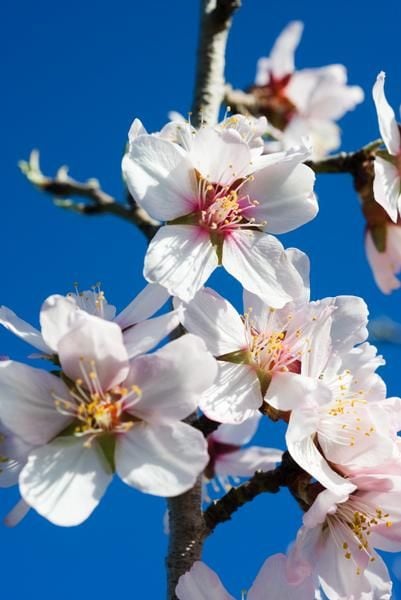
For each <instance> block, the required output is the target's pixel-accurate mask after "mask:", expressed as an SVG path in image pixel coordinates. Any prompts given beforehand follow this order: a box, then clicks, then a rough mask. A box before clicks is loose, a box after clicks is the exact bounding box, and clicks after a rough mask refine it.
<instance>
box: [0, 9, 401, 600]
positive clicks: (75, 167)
mask: <svg viewBox="0 0 401 600" xmlns="http://www.w3.org/2000/svg"><path fill="white" fill-rule="evenodd" d="M372 6H373V5H372ZM382 6H383V8H382V9H381V10H380V9H379V7H378V5H375V6H374V8H371V9H370V8H369V6H368V5H367V4H366V3H362V2H354V3H351V2H349V1H345V0H337V2H336V3H335V4H334V3H330V4H326V5H325V4H323V3H321V2H316V1H315V0H312V1H310V2H302V3H301V2H297V1H295V0H287V2H285V3H271V2H267V1H266V0H244V7H243V8H242V9H241V10H240V11H239V12H238V14H237V16H236V18H235V22H234V26H233V29H232V33H231V36H230V40H229V48H228V56H227V79H228V81H229V82H231V83H232V84H233V85H235V86H246V85H248V84H250V83H252V81H253V77H254V73H255V63H256V60H257V58H258V57H260V56H261V55H263V54H267V53H268V51H269V49H270V47H271V44H272V42H273V40H274V39H275V37H276V36H277V34H278V33H279V32H280V30H281V29H282V28H283V27H284V25H285V24H286V23H287V22H288V21H289V20H292V19H301V20H303V21H304V22H305V32H304V37H303V40H302V42H301V45H300V47H299V50H298V52H297V61H296V62H297V66H298V67H309V66H320V65H325V64H329V63H336V62H339V63H343V64H345V65H346V66H347V67H348V69H349V80H350V82H351V83H353V84H359V85H361V86H362V87H363V88H364V90H365V92H366V101H365V103H364V104H363V105H361V106H359V107H358V108H357V110H355V111H354V112H352V113H349V114H348V115H347V116H346V117H345V118H344V119H343V120H342V122H341V125H342V128H343V130H344V135H343V148H344V149H347V150H351V149H356V148H358V147H360V146H362V145H364V144H365V143H367V142H369V141H371V140H372V139H375V138H376V137H377V136H378V129H377V122H376V116H375V111H374V107H373V103H372V101H371V92H370V90H371V86H372V84H373V82H374V80H375V77H376V75H377V73H378V72H379V71H380V70H382V69H383V70H385V71H386V72H387V82H386V90H387V95H388V98H389V100H390V102H391V103H392V105H393V106H394V107H395V108H396V107H397V106H398V105H399V103H400V101H401V85H400V69H399V23H400V19H401V6H400V4H399V3H398V2H396V1H395V0H391V1H388V2H386V3H385V4H384V3H383V5H382ZM272 7H274V9H272ZM2 12H3V18H2V23H1V25H0V28H1V31H0V55H1V57H2V63H3V64H2V82H3V93H2V105H3V106H2V110H1V113H0V120H1V131H2V143H1V145H0V164H1V174H2V186H1V206H2V215H1V220H0V239H1V241H2V246H1V247H2V259H3V260H2V274H1V289H0V304H4V305H6V306H9V307H11V308H13V310H15V311H16V312H17V313H18V314H20V315H21V316H23V317H24V318H26V319H27V320H28V321H30V322H33V323H37V319H38V311H39V308H40V305H41V303H42V301H43V300H44V299H45V298H46V297H47V296H48V295H50V294H52V293H56V292H58V293H65V292H67V291H69V290H70V289H71V287H72V283H73V282H74V281H78V282H79V284H80V287H81V288H82V289H85V288H88V287H89V286H90V285H92V284H93V283H95V282H96V281H101V282H102V285H103V289H104V290H105V292H106V295H107V297H108V299H109V301H111V302H113V303H114V304H116V305H117V306H118V307H119V308H122V307H124V306H125V305H126V303H127V302H128V301H129V300H130V299H131V298H132V297H133V296H134V295H135V294H136V293H137V292H138V291H139V290H140V289H141V288H142V286H143V284H144V282H143V279H142V275H141V272H142V261H143V256H144V252H145V249H146V244H145V240H144V239H143V237H142V236H141V234H140V233H139V232H137V231H136V230H135V229H134V228H133V227H132V226H130V225H129V224H126V223H124V222H120V221H118V220H117V219H115V218H112V217H102V218H98V217H94V218H83V217H80V216H78V215H75V214H71V213H68V212H65V211H62V210H60V209H58V208H56V207H54V206H53V205H52V203H51V201H50V199H49V198H47V197H45V196H43V195H40V194H39V193H38V192H36V191H35V190H34V189H32V188H31V187H30V186H29V185H28V183H27V182H26V181H25V180H24V178H23V177H22V176H21V174H20V173H19V171H18V169H17V162H18V160H19V159H21V158H26V157H27V156H28V154H29V152H30V150H31V149H32V148H34V147H36V148H39V149H40V151H41V157H42V166H43V170H44V172H45V173H54V172H55V170H56V169H57V167H58V166H60V165H61V164H67V165H69V167H70V170H71V174H72V176H73V177H76V178H77V179H85V178H89V177H97V178H99V179H100V181H101V183H102V186H103V188H104V189H105V190H106V191H108V192H110V193H111V194H114V195H115V196H117V197H122V193H123V191H122V182H121V174H120V161H121V154H122V151H123V148H124V144H125V140H126V135H127V131H128V128H129V125H130V123H131V121H132V120H133V118H134V117H135V116H139V117H140V118H141V119H142V120H143V122H144V123H145V125H146V127H147V128H148V129H149V130H155V129H158V128H159V127H160V126H162V125H163V123H164V122H165V120H166V118H167V117H166V115H167V112H168V111H169V110H171V109H175V110H178V111H181V112H183V113H186V112H188V110H190V104H191V95H192V87H193V77H194V75H193V73H194V65H195V50H196V42H197V27H198V2H196V1H195V0H192V1H189V2H188V1H186V2H185V1H179V0H173V1H172V2H159V3H151V2H147V3H144V2H138V1H136V2H135V1H132V0H131V1H128V0H114V2H113V3H109V2H105V1H103V0H98V2H96V3H95V2H89V1H87V2H82V1H81V2H79V1H78V0H70V1H69V2H68V3H67V2H62V1H61V2H50V0H38V1H37V2H29V1H28V0H21V1H20V2H18V3H16V2H11V0H6V2H5V3H4V6H3V11H2ZM317 193H318V196H319V202H320V213H319V215H318V217H317V218H316V219H315V220H314V221H313V222H312V223H310V224H308V225H307V226H305V227H303V228H302V229H300V230H298V231H296V232H294V233H292V234H288V235H286V236H282V238H283V242H284V243H285V245H286V246H297V247H299V248H301V249H302V250H304V251H306V252H307V253H308V254H309V255H310V257H311V261H312V294H313V297H314V298H319V297H324V296H332V295H338V294H344V293H347V294H358V295H361V296H363V297H364V298H365V299H366V301H367V302H368V305H369V308H370V312H371V315H372V316H374V317H376V316H379V315H382V314H387V315H389V316H391V317H392V318H394V319H395V320H398V321H401V310H400V300H401V292H399V293H395V294H393V295H392V296H391V297H388V296H384V295H383V294H381V293H380V292H379V291H378V290H377V288H376V286H375V284H374V282H373V279H372V277H371V275H370V271H369V268H368V265H367V263H366V261H365V257H364V250H363V245H362V238H363V220H362V217H361V215H360V211H359V207H358V200H357V198H356V196H355V194H354V193H353V191H352V185H351V181H350V180H349V179H348V177H347V176H337V175H331V176H329V175H326V176H320V177H319V180H318V182H317ZM213 284H214V285H215V286H216V287H218V289H219V290H220V291H221V292H223V293H225V294H227V296H229V297H230V298H231V299H233V300H234V301H235V302H238V300H239V295H240V294H239V288H238V286H237V284H235V283H233V282H232V281H230V280H229V279H228V277H224V276H220V275H219V276H217V277H215V278H214V279H213ZM380 351H381V352H382V353H383V354H384V356H385V357H386V359H387V360H388V365H387V366H386V367H385V368H384V369H383V370H382V373H383V376H384V377H385V379H386V382H387V385H388V388H389V394H392V395H395V394H400V383H399V372H400V370H399V365H400V362H401V347H400V346H398V347H397V346H395V347H392V346H388V345H382V346H380ZM0 354H8V355H10V356H12V357H13V358H16V359H19V360H25V359H26V356H27V354H29V349H28V348H27V347H26V346H24V344H23V343H22V342H17V341H16V340H14V339H13V338H12V336H11V335H10V334H8V333H7V332H3V331H0ZM282 434H283V431H282V429H280V427H277V426H273V425H270V424H268V423H266V424H265V425H264V426H263V428H262V429H261V431H260V433H259V436H258V441H259V442H260V443H264V444H266V445H268V446H273V445H277V446H279V447H280V446H281V447H283V435H282ZM15 497H16V494H15V491H14V490H7V491H2V492H1V493H0V509H1V514H5V513H6V512H7V510H8V509H9V508H10V507H11V506H12V504H13V501H14V499H15ZM164 510H165V508H164V502H163V500H160V499H158V498H153V497H150V496H144V495H141V494H139V493H137V492H136V491H134V490H131V489H130V488H127V487H124V486H123V485H122V484H120V483H119V482H117V481H116V482H115V484H114V485H113V486H111V489H110V490H109V491H108V492H107V495H106V497H105V499H104V501H103V502H102V504H101V505H100V507H99V509H98V510H96V512H95V513H94V514H93V516H92V517H91V518H90V519H89V520H88V521H87V522H86V523H85V524H84V525H82V526H80V527H78V528H71V529H62V528H56V527H55V526H53V525H51V524H49V523H47V522H46V521H45V520H44V519H42V518H40V517H39V516H37V515H35V514H34V513H33V512H32V514H30V515H29V516H28V517H27V518H26V519H25V521H24V522H23V523H22V524H21V525H20V526H19V527H18V528H16V529H14V530H8V529H6V528H4V527H3V528H2V529H1V533H0V547H1V556H2V558H1V570H2V583H1V585H2V591H3V593H4V596H5V597H10V598H11V597H12V598H13V599H15V600H19V599H20V598H21V599H22V598H25V597H27V596H28V595H29V597H32V598H36V597H38V598H39V597H40V598H41V600H50V599H53V598H54V597H55V596H56V595H57V597H58V599H59V600H64V599H67V598H71V596H72V595H73V596H74V598H75V599H76V600H81V599H84V598H88V597H89V598H94V597H96V598H99V599H103V598H108V597H109V596H110V594H113V597H116V598H117V597H119V595H123V594H126V595H129V597H131V598H135V599H137V598H138V599H142V598H152V599H153V598H155V599H156V598H163V597H164V570H163V560H164V554H165V549H166V544H167V539H166V536H165V535H164V534H163V532H162V519H163V514H164ZM300 516H301V515H300V513H299V510H298V508H297V507H296V506H295V503H294V502H293V501H292V499H291V498H290V497H288V495H287V494H286V493H285V492H282V493H280V494H279V495H275V496H272V497H268V496H263V497H259V498H258V499H257V500H256V501H255V502H253V503H252V504H250V505H248V506H247V507H245V508H243V509H241V511H240V512H239V513H238V514H237V515H236V516H235V518H234V519H233V521H232V522H230V523H227V524H225V525H223V526H221V527H220V528H219V529H218V530H217V532H216V534H215V535H214V536H213V537H212V538H210V540H209V541H208V542H207V544H206V547H205V559H206V561H207V562H208V563H209V564H210V565H211V566H213V567H214V568H215V569H216V570H218V571H219V573H220V575H221V577H222V579H223V581H224V582H225V584H226V586H227V587H228V588H229V590H230V592H231V593H232V594H237V595H238V596H239V595H240V590H241V589H242V588H244V587H247V586H249V585H250V584H251V582H252V580H253V578H254V576H255V575H256V573H257V570H258V569H259V567H260V566H261V564H262V563H263V561H264V559H265V558H266V557H267V556H268V555H269V554H271V553H274V552H277V551H285V549H286V547H287V545H288V543H289V542H290V541H291V539H292V538H293V537H294V535H295V533H296V530H297V528H298V527H299V524H300ZM395 559H396V557H394V556H391V557H390V558H389V560H388V564H389V565H393V564H394V560H395ZM399 571H400V572H401V569H399ZM396 597H397V595H396ZM399 597H401V592H400V596H399Z"/></svg>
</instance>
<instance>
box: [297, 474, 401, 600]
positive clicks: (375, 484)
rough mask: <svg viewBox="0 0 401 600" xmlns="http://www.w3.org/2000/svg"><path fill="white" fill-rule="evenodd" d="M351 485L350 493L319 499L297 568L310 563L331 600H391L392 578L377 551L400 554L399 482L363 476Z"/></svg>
mask: <svg viewBox="0 0 401 600" xmlns="http://www.w3.org/2000/svg"><path fill="white" fill-rule="evenodd" d="M398 472H399V471H398ZM352 483H353V484H354V486H355V491H353V492H352V493H348V494H341V493H338V492H337V493H336V492H333V491H330V490H325V491H322V492H321V493H319V494H318V495H317V497H316V499H315V501H314V502H313V504H312V506H311V508H310V509H309V510H308V512H306V513H305V515H304V526H303V527H302V529H301V530H300V532H299V534H298V537H297V540H296V543H295V548H294V551H293V556H294V557H296V558H294V563H295V564H296V560H297V559H299V560H301V562H302V564H303V566H305V564H306V563H309V565H310V573H311V574H313V575H314V576H316V577H317V578H318V580H319V583H320V585H321V587H322V589H323V591H324V593H325V594H326V596H327V598H329V600H339V599H340V600H342V599H343V600H346V599H349V598H355V600H356V599H357V598H367V599H368V598H370V599H372V600H378V599H381V600H388V599H389V598H391V582H390V578H389V575H388V572H387V569H386V566H385V564H384V562H383V561H382V559H381V558H380V556H379V555H378V554H377V553H376V551H375V549H379V550H387V551H390V552H396V551H399V550H400V549H401V504H400V493H401V478H400V476H399V475H398V474H397V472H394V473H393V474H391V475H390V474H389V475H381V476H380V475H376V476H373V475H372V476H367V475H365V476H363V475H361V476H360V477H354V478H352Z"/></svg>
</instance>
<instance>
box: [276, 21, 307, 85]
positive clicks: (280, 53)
mask: <svg viewBox="0 0 401 600" xmlns="http://www.w3.org/2000/svg"><path fill="white" fill-rule="evenodd" d="M303 28H304V26H303V23H302V22H301V21H291V23H289V24H288V25H287V26H286V27H285V29H283V31H282V32H281V33H280V35H279V37H278V38H277V40H276V41H275V43H274V46H273V48H272V50H271V52H270V67H271V72H272V74H273V75H274V77H275V78H276V79H281V78H282V77H285V76H286V75H289V74H290V73H292V72H293V71H294V69H295V66H294V53H295V50H296V48H297V46H298V44H299V42H300V39H301V36H302V32H303Z"/></svg>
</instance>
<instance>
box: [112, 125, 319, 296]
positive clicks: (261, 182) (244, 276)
mask: <svg viewBox="0 0 401 600" xmlns="http://www.w3.org/2000/svg"><path fill="white" fill-rule="evenodd" d="M238 124H239V125H238ZM173 126H174V124H173ZM176 130H177V128H176ZM182 131H183V132H185V131H187V129H186V128H185V126H184V125H183V126H182ZM245 131H246V125H245V124H244V121H243V118H242V117H231V118H230V119H227V120H226V121H224V122H223V124H221V126H218V127H202V128H201V129H200V130H199V131H194V133H193V134H192V136H191V137H190V138H189V140H188V139H187V138H188V136H186V138H185V139H186V141H185V142H184V141H182V142H180V143H176V142H172V141H170V140H169V139H164V138H162V137H161V136H160V135H159V136H157V135H147V134H140V135H136V134H135V136H133V137H132V136H131V139H130V144H129V150H128V153H127V154H126V155H125V156H124V158H123V163H122V168H123V173H124V177H125V179H126V182H127V185H128V188H129V190H130V192H131V194H132V195H133V197H134V198H135V200H136V201H137V202H138V203H139V204H140V205H141V206H142V207H143V208H144V209H145V210H146V211H147V212H148V213H149V214H150V215H151V216H153V217H154V218H156V219H158V220H160V221H165V222H167V224H166V225H165V226H164V227H161V229H159V231H158V232H157V233H156V235H155V237H154V238H153V239H152V241H151V242H150V245H149V248H148V251H147V254H146V257H145V266H144V275H145V278H146V279H147V280H148V281H150V282H153V283H159V284H160V285H162V286H164V287H166V288H167V290H168V291H169V293H171V294H172V295H175V296H178V297H180V298H182V299H183V300H185V301H188V300H190V299H191V298H192V297H193V296H194V294H195V293H196V291H197V290H198V289H200V288H201V287H202V286H203V284H204V283H205V282H206V280H207V279H208V278H209V275H210V274H211V273H212V272H213V271H214V270H215V268H216V267H218V266H219V265H222V266H223V267H224V268H225V269H226V270H227V271H228V272H229V273H230V274H231V275H232V276H233V277H235V278H237V279H238V280H239V281H240V283H241V284H242V285H243V286H244V287H245V288H247V289H249V290H250V291H252V292H253V293H255V294H259V295H264V296H266V297H269V300H270V302H271V304H272V305H273V306H276V307H279V306H283V305H284V304H285V303H286V302H287V301H288V300H289V299H290V298H291V295H293V294H294V292H295V289H296V288H297V287H298V286H299V285H300V283H301V282H300V280H299V276H298V273H297V271H296V269H294V267H293V265H292V263H291V261H290V260H289V259H288V256H287V255H286V253H285V252H284V249H283V246H282V245H281V243H280V242H279V241H278V240H277V239H276V238H275V237H273V236H271V235H267V233H266V232H267V231H268V232H270V233H284V232H287V231H291V230H293V229H295V228H297V227H299V226H300V225H302V224H304V223H306V222H308V221H310V220H311V219H312V218H313V217H314V216H315V215H316V213H317V210H318V207H317V203H316V199H315V196H314V194H313V184H314V174H313V172H312V170H311V169H309V167H306V166H305V165H303V164H301V163H302V162H303V161H304V160H305V159H306V158H307V157H308V156H309V153H308V151H307V150H306V149H304V148H298V149H295V150H294V149H293V150H289V151H288V152H282V153H276V154H271V155H269V156H266V155H265V156H261V153H262V151H263V148H262V146H261V145H258V144H257V143H255V139H256V138H255V136H253V137H252V135H251V136H250V137H249V135H248V134H246V135H245ZM248 133H249V126H248ZM244 136H245V137H244ZM256 137H257V136H256Z"/></svg>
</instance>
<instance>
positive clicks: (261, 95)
mask: <svg viewBox="0 0 401 600" xmlns="http://www.w3.org/2000/svg"><path fill="white" fill-rule="evenodd" d="M302 30H303V24H302V23H301V22H300V21H293V22H291V23H290V24H289V25H288V26H287V27H286V28H285V29H284V31H283V32H282V33H281V34H280V36H279V37H278V38H277V40H276V42H275V44H274V46H273V48H272V51H271V53H270V56H269V57H268V58H261V59H260V60H259V62H258V68H257V74H256V81H255V85H254V86H253V87H252V88H251V90H250V91H251V92H252V93H253V94H255V95H256V96H257V98H258V102H259V105H260V110H261V111H262V112H263V114H265V115H266V116H267V118H268V120H269V122H270V123H272V125H274V126H275V127H276V128H278V129H279V130H281V131H282V132H283V134H282V135H281V136H280V141H281V143H282V144H283V145H284V147H289V146H293V145H294V144H297V143H300V140H301V139H302V138H303V137H305V136H308V137H310V139H311V143H312V148H313V157H314V158H319V157H321V156H323V155H325V154H326V153H327V152H329V151H330V150H333V149H335V148H337V147H338V146H339V144H340V130H339V128H338V126H337V125H336V124H335V123H334V121H337V120H338V119H340V118H341V117H342V116H343V115H344V114H345V112H347V111H348V110H351V109H353V108H354V107H355V106H356V105H357V104H359V103H360V102H362V100H363V97H364V94H363V91H362V89H361V88H360V87H358V86H348V85H347V72H346V69H345V67H344V66H343V65H328V66H325V67H320V68H317V69H302V70H299V71H296V70H295V65H294V53H295V50H296V48H297V46H298V44H299V41H300V39H301V35H302Z"/></svg>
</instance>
